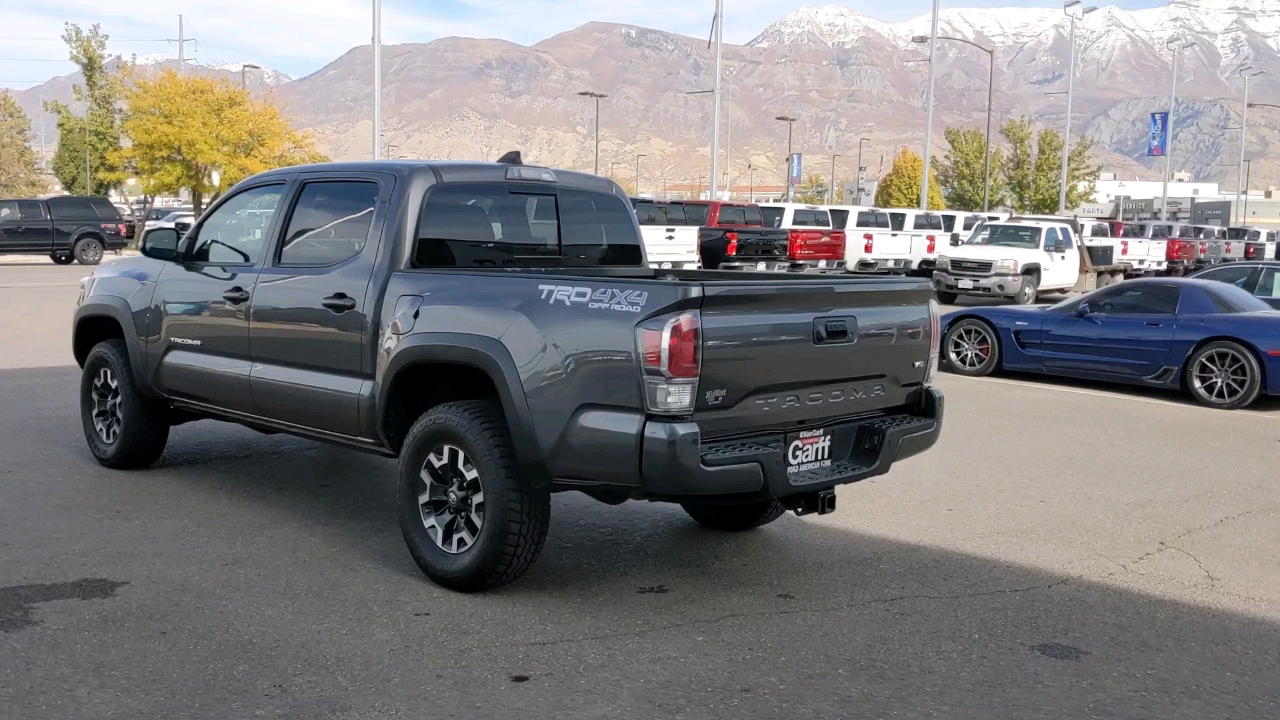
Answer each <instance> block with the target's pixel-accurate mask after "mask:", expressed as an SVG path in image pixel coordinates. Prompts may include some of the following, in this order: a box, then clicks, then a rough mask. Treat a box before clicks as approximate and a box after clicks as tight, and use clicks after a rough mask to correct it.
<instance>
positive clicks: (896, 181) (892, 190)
mask: <svg viewBox="0 0 1280 720" xmlns="http://www.w3.org/2000/svg"><path fill="white" fill-rule="evenodd" d="M930 165H931V166H930V168H929V209H930V210H942V209H944V208H946V207H947V206H946V203H945V202H943V200H942V186H941V185H939V184H938V178H937V176H936V175H935V174H934V172H933V167H932V163H931V164H930ZM923 172H924V160H922V159H921V158H920V156H919V155H917V154H915V153H914V152H912V151H911V149H910V148H902V152H900V153H898V156H897V157H895V158H894V159H893V167H892V168H890V169H889V172H888V173H887V174H886V175H885V176H884V177H883V178H881V179H880V182H879V184H878V185H877V186H876V206H877V207H891V208H914V207H920V175H921V174H922V173H923Z"/></svg>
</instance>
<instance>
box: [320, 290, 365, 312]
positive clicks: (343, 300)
mask: <svg viewBox="0 0 1280 720" xmlns="http://www.w3.org/2000/svg"><path fill="white" fill-rule="evenodd" d="M320 304H321V305H323V306H325V307H327V308H329V309H330V310H332V311H334V312H336V313H338V314H342V313H344V312H346V311H348V310H355V309H356V300H355V298H350V297H347V296H346V294H345V293H334V294H333V295H330V296H329V297H327V298H325V299H324V300H321V301H320Z"/></svg>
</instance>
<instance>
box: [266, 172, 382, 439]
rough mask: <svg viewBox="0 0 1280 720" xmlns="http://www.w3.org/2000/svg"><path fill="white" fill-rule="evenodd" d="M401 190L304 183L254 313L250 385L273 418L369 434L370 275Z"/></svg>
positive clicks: (374, 181) (356, 179)
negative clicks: (365, 403)
mask: <svg viewBox="0 0 1280 720" xmlns="http://www.w3.org/2000/svg"><path fill="white" fill-rule="evenodd" d="M393 185H394V176H392V175H389V174H384V173H370V174H367V175H355V176H352V175H332V174H314V175H304V176H302V177H301V178H300V183H299V185H298V188H297V190H296V191H295V192H294V193H293V197H294V199H293V201H292V203H291V208H290V210H289V212H288V214H287V215H286V216H285V220H284V226H285V228H286V230H285V232H284V234H283V235H282V236H281V238H280V242H279V244H278V247H276V248H275V249H274V250H273V252H272V253H271V257H270V258H269V259H268V261H267V263H266V264H265V267H264V268H263V270H262V274H261V275H259V276H258V288H257V290H256V291H254V295H253V303H252V307H251V308H250V321H249V341H250V343H251V344H252V346H253V370H252V379H251V383H252V387H253V395H254V399H255V400H256V401H257V403H258V408H259V411H260V412H261V413H262V415H264V416H265V417H270V418H272V419H275V420H282V421H285V422H289V423H293V424H295V425H299V426H302V427H308V428H314V429H317V430H325V431H328V432H333V433H339V434H342V435H347V436H352V437H358V436H361V434H362V433H361V427H360V398H361V397H362V395H363V394H365V393H366V392H368V391H370V390H371V388H372V375H373V360H372V355H371V352H370V350H369V349H370V348H372V347H373V345H374V342H375V341H374V338H373V337H372V333H373V329H372V328H371V325H370V322H371V320H370V316H369V309H370V307H372V305H373V302H374V301H372V300H370V299H369V292H368V291H369V278H370V276H371V275H372V274H373V266H374V260H375V259H376V257H377V255H378V245H379V243H378V241H379V239H380V238H381V235H382V233H381V226H382V221H383V217H384V213H385V208H386V206H387V202H388V200H389V198H390V193H391V191H392V189H393ZM365 430H366V434H367V433H371V432H372V430H373V429H372V428H366V429H365Z"/></svg>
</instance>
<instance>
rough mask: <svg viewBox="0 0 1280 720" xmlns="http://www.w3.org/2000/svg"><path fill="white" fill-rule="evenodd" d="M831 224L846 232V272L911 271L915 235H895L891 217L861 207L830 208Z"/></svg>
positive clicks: (836, 206) (878, 211)
mask: <svg viewBox="0 0 1280 720" xmlns="http://www.w3.org/2000/svg"><path fill="white" fill-rule="evenodd" d="M827 210H828V212H830V213H831V222H832V224H833V225H835V227H836V228H837V229H840V230H844V231H845V253H844V260H845V268H846V269H848V270H849V271H850V272H873V273H884V272H907V271H909V270H911V267H912V265H911V235H910V234H908V233H896V232H893V229H892V226H891V225H890V222H889V213H888V212H886V211H884V210H880V209H878V208H871V207H860V206H857V205H832V206H830V207H828V208H827Z"/></svg>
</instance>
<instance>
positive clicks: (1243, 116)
mask: <svg viewBox="0 0 1280 720" xmlns="http://www.w3.org/2000/svg"><path fill="white" fill-rule="evenodd" d="M1237 72H1239V73H1240V77H1242V78H1244V107H1242V108H1241V109H1240V165H1239V166H1237V167H1236V207H1240V188H1241V187H1242V184H1241V183H1242V182H1243V180H1244V146H1245V142H1246V141H1247V140H1248V136H1247V135H1246V134H1245V133H1247V132H1248V127H1249V78H1251V77H1257V76H1259V75H1261V74H1262V73H1263V71H1262V70H1254V69H1253V66H1252V65H1245V66H1244V67H1242V68H1240V69H1239V70H1238V71H1237ZM1240 223H1241V224H1244V216H1243V215H1241V216H1240Z"/></svg>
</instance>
